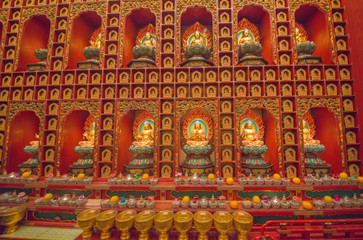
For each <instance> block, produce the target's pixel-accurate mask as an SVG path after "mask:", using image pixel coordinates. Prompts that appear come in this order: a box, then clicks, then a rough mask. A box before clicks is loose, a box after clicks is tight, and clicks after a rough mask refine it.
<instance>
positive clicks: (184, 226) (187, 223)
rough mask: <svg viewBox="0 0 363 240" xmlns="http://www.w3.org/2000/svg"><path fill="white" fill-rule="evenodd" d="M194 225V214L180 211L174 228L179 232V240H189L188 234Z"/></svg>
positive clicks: (175, 216)
mask: <svg viewBox="0 0 363 240" xmlns="http://www.w3.org/2000/svg"><path fill="white" fill-rule="evenodd" d="M192 224H193V213H191V212H189V211H179V212H177V213H176V214H175V215H174V226H175V228H176V230H177V231H178V232H179V240H188V234H187V232H188V231H189V230H190V228H191V227H192Z"/></svg>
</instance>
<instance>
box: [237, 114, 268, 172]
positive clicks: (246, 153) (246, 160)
mask: <svg viewBox="0 0 363 240" xmlns="http://www.w3.org/2000/svg"><path fill="white" fill-rule="evenodd" d="M240 119H241V120H240V135H241V167H242V168H241V172H242V173H243V174H245V175H246V174H247V175H250V173H252V174H253V175H255V174H257V173H259V174H262V175H270V174H271V173H272V166H273V165H272V164H271V163H269V162H267V161H266V160H265V158H264V154H265V153H266V152H267V150H268V148H267V146H266V145H265V144H264V141H263V140H262V139H263V137H264V133H265V127H264V123H263V120H262V118H261V116H260V115H259V114H258V113H256V112H254V111H253V110H251V109H247V111H246V112H245V113H244V114H242V115H241V117H240Z"/></svg>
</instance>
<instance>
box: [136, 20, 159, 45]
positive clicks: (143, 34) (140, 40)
mask: <svg viewBox="0 0 363 240" xmlns="http://www.w3.org/2000/svg"><path fill="white" fill-rule="evenodd" d="M155 32H156V30H155V27H154V26H153V25H152V24H149V25H148V26H146V27H144V28H143V29H141V30H140V31H139V32H138V33H137V36H136V41H135V45H141V46H149V47H152V48H155V47H156V42H157V38H156V35H155ZM150 37H151V38H150Z"/></svg>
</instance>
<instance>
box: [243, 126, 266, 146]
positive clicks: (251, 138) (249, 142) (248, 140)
mask: <svg viewBox="0 0 363 240" xmlns="http://www.w3.org/2000/svg"><path fill="white" fill-rule="evenodd" d="M242 129H243V132H242V145H243V146H250V147H254V146H262V145H263V141H261V140H260V139H258V136H257V132H256V130H255V128H254V126H253V122H252V121H251V120H247V121H246V123H245V125H244V127H243V128H242Z"/></svg>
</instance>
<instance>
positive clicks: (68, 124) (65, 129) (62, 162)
mask: <svg viewBox="0 0 363 240" xmlns="http://www.w3.org/2000/svg"><path fill="white" fill-rule="evenodd" d="M88 116H89V112H88V111H86V110H74V111H72V112H71V113H69V115H68V116H66V118H65V119H64V121H63V123H62V139H61V146H60V159H59V166H60V169H59V171H60V173H61V174H67V173H68V171H69V166H70V165H72V164H73V163H75V162H76V161H77V160H78V159H79V158H80V157H81V156H82V155H80V154H77V153H75V152H74V148H75V147H76V146H78V143H79V142H80V141H83V140H84V138H83V133H84V124H85V122H86V119H87V117H88Z"/></svg>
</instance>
